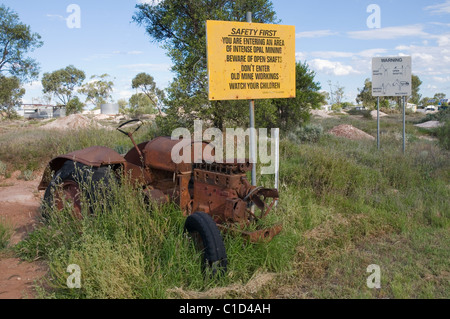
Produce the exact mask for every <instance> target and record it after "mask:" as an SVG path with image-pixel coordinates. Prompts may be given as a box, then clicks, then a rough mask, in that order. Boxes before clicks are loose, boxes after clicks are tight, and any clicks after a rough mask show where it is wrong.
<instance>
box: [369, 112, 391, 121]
mask: <svg viewBox="0 0 450 319" xmlns="http://www.w3.org/2000/svg"><path fill="white" fill-rule="evenodd" d="M370 116H372V118H373V119H375V120H376V119H377V111H376V110H373V111H372V112H370ZM385 116H388V115H387V114H386V113H384V112H381V111H380V117H385Z"/></svg>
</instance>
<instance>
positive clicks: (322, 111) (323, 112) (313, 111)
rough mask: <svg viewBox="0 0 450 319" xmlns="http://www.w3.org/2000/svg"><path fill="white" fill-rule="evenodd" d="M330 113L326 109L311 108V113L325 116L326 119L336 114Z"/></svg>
mask: <svg viewBox="0 0 450 319" xmlns="http://www.w3.org/2000/svg"><path fill="white" fill-rule="evenodd" d="M329 113H330V112H327V111H325V110H311V114H312V115H313V116H317V117H321V118H324V119H327V118H333V117H334V116H331V115H329Z"/></svg>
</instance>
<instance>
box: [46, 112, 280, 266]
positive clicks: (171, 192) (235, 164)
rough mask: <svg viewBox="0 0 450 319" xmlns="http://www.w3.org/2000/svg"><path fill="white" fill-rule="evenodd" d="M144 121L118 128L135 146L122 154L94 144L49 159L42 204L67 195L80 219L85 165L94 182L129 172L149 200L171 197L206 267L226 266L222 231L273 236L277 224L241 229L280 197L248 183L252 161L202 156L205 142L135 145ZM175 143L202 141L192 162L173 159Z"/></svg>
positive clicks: (59, 204)
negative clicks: (80, 172)
mask: <svg viewBox="0 0 450 319" xmlns="http://www.w3.org/2000/svg"><path fill="white" fill-rule="evenodd" d="M134 122H139V123H137V124H138V125H137V128H136V129H134V130H133V129H131V130H129V131H128V132H127V131H126V129H125V128H124V127H125V126H128V127H129V125H131V124H133V125H136V123H134ZM142 124H143V123H142V122H141V121H139V120H131V121H128V122H125V123H123V124H122V125H120V126H119V127H118V128H117V130H118V131H119V132H121V133H123V134H125V135H126V136H128V137H129V138H130V140H131V142H132V143H133V145H134V147H133V148H131V150H129V151H128V153H127V154H126V155H125V156H122V155H120V154H119V153H117V152H116V151H114V150H112V149H110V148H107V147H102V146H94V147H90V148H86V149H83V150H78V151H75V152H72V153H69V154H66V155H61V156H58V157H56V158H54V159H53V160H51V161H50V163H49V164H48V167H47V169H46V173H44V176H43V178H42V180H41V183H40V185H39V189H40V190H45V194H44V203H46V204H47V205H51V206H53V205H55V206H56V208H57V209H62V207H63V199H66V200H67V199H69V200H70V201H69V202H70V203H71V205H72V208H73V209H72V211H73V214H74V215H75V216H77V217H79V218H81V216H82V215H81V206H82V202H81V191H82V189H81V187H82V186H80V179H83V176H81V177H80V176H79V174H78V175H77V173H76V171H77V169H84V171H86V170H87V171H88V172H89V173H90V174H91V176H92V181H93V182H94V183H95V182H98V181H100V180H102V179H105V178H107V177H108V174H112V175H113V176H115V178H118V179H119V180H120V178H122V177H123V176H124V174H127V176H129V177H130V178H131V180H132V181H133V182H137V183H139V184H138V185H140V187H142V191H143V192H144V193H145V195H146V197H147V198H148V199H149V200H150V201H154V202H157V203H159V204H164V203H167V202H169V201H170V202H175V203H176V204H177V205H178V206H179V207H180V209H181V212H182V214H183V215H184V216H185V217H186V221H185V230H186V231H187V232H188V233H189V234H190V235H191V238H193V239H194V240H195V243H196V247H200V249H201V251H202V256H203V264H204V266H205V267H211V268H212V269H213V270H214V271H216V270H220V271H221V272H224V271H226V268H227V256H226V252H225V246H224V243H223V238H222V236H221V233H222V232H230V233H233V234H238V235H242V236H244V237H245V238H247V239H248V240H249V241H251V242H258V241H268V240H271V239H272V238H273V237H274V236H276V235H277V234H278V233H279V232H280V231H281V225H277V226H273V227H270V228H265V229H259V230H253V231H246V230H245V229H248V227H247V226H249V225H250V224H252V223H254V222H256V221H258V220H260V219H262V218H264V217H265V216H267V214H268V213H269V212H270V211H271V210H272V208H273V206H274V203H275V202H276V200H278V190H277V189H269V188H263V187H256V186H252V185H250V183H249V181H248V179H247V172H249V171H251V169H252V164H251V163H249V161H248V160H245V161H238V160H237V159H235V160H233V161H227V163H216V162H214V161H210V160H208V158H204V155H203V154H205V152H204V150H205V148H207V147H211V146H210V144H209V143H208V142H206V141H202V142H191V141H184V140H182V139H181V140H173V139H171V138H170V137H157V138H155V139H153V140H151V141H147V142H144V143H141V144H139V145H137V144H136V143H135V141H134V138H133V134H134V133H135V132H136V131H137V130H139V129H140V127H141V126H142ZM178 143H182V146H183V147H192V150H193V149H194V147H195V144H196V143H201V147H202V150H203V152H202V155H201V156H202V158H195V152H194V151H192V152H191V154H192V161H191V162H190V163H185V162H181V163H180V164H176V163H175V162H174V161H173V160H172V158H171V153H172V148H173V147H174V146H175V145H177V144H178ZM188 143H189V144H191V145H189V144H188ZM178 146H179V145H178ZM197 147H198V145H197ZM212 153H213V152H212ZM209 154H211V153H209ZM228 162H231V163H228ZM111 172H112V173H111ZM94 187H95V184H94ZM252 206H253V207H252ZM44 217H45V215H44ZM252 229H255V228H252ZM256 229H257V228H256Z"/></svg>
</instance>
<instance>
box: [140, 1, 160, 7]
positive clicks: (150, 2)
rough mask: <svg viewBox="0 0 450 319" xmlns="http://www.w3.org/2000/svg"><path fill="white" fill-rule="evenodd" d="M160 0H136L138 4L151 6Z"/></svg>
mask: <svg viewBox="0 0 450 319" xmlns="http://www.w3.org/2000/svg"><path fill="white" fill-rule="evenodd" d="M161 1H162V0H138V1H137V3H139V4H149V5H152V6H156V5H157V4H159V3H160V2H161Z"/></svg>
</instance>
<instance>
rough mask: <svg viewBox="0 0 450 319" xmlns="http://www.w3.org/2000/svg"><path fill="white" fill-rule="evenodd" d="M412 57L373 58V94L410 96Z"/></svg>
mask: <svg viewBox="0 0 450 319" xmlns="http://www.w3.org/2000/svg"><path fill="white" fill-rule="evenodd" d="M411 88H412V79H411V57H410V56H398V57H384V58H382V57H377V58H373V59H372V96H410V95H411Z"/></svg>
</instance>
